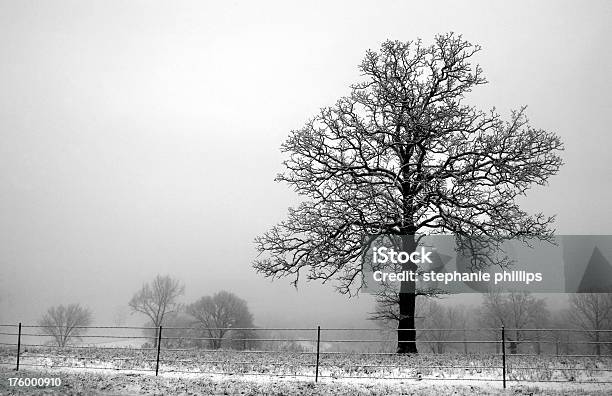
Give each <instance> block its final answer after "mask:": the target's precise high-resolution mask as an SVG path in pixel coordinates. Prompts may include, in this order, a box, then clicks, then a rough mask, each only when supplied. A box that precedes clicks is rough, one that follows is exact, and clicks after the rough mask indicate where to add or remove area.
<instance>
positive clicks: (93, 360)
mask: <svg viewBox="0 0 612 396" xmlns="http://www.w3.org/2000/svg"><path fill="white" fill-rule="evenodd" d="M11 353H13V354H14V352H13V351H10V350H5V351H3V353H1V354H0V366H2V369H3V370H4V372H6V373H9V372H10V370H11V369H13V368H14V363H15V357H14V355H11ZM155 357H156V353H155V351H151V350H148V351H141V350H138V349H131V348H127V349H104V350H102V349H99V348H91V349H90V348H79V349H76V348H66V349H65V350H62V351H58V350H56V349H48V348H35V349H28V350H27V351H24V352H23V353H22V355H21V369H22V370H26V371H28V372H32V370H33V371H34V372H44V373H46V374H45V375H48V376H51V375H55V376H60V377H62V378H70V383H71V384H72V385H71V386H73V387H79V386H81V387H86V386H88V384H89V385H92V384H94V385H95V384H98V383H104V382H105V381H110V380H109V379H108V378H111V377H112V378H114V380H115V381H116V382H117V383H118V384H124V385H125V386H123V385H122V386H123V387H122V388H120V389H119V390H117V392H119V391H121V392H123V390H122V389H124V388H125V389H128V388H129V389H132V391H133V393H138V392H141V391H140V390H137V388H138V387H139V386H140V385H142V384H150V385H151V386H161V387H163V386H165V385H164V384H170V383H172V384H174V383H193V384H194V385H193V386H195V387H196V388H197V387H200V388H201V387H202V386H204V384H209V385H210V384H216V385H215V386H220V387H221V388H223V387H224V386H226V385H227V384H232V385H231V387H232V389H234V390H238V389H239V388H240V386H239V384H243V386H244V388H245V389H259V390H261V389H268V387H269V386H271V384H276V385H275V386H277V387H280V388H282V389H285V388H287V389H293V388H295V389H298V388H299V389H301V388H302V387H303V388H304V392H306V391H307V390H308V389H310V390H313V389H314V388H312V389H311V387H312V386H313V385H312V384H313V383H314V376H315V362H316V361H315V359H316V357H315V355H313V354H310V353H299V352H282V353H239V352H237V351H215V352H202V351H197V350H192V351H164V350H162V354H161V362H160V367H159V377H158V378H155V372H154V371H155ZM500 365H501V359H500V357H499V356H495V355H468V356H466V355H452V354H447V355H426V354H422V355H418V356H396V355H360V354H330V355H322V356H321V358H320V367H319V382H318V384H317V385H316V386H317V387H318V388H317V389H325V392H327V391H328V390H330V392H331V390H333V389H335V391H333V392H332V393H338V392H340V394H343V393H342V392H344V390H347V389H354V388H358V389H371V390H372V392H374V393H366V394H386V392H387V391H390V390H392V389H394V390H395V391H390V393H396V391H397V390H398V389H407V390H409V391H414V389H429V388H431V389H450V388H452V389H459V390H462V389H472V390H474V391H476V392H478V393H482V392H489V391H490V392H502V381H501V378H502V370H501V366H500ZM607 370H612V359H610V358H580V357H564V356H559V357H555V356H546V355H542V356H509V357H508V360H507V377H506V378H507V380H508V387H509V388H510V389H515V390H516V389H537V390H538V391H542V392H552V393H553V394H555V393H556V392H569V393H572V394H574V393H576V394H580V392H586V394H598V393H601V394H609V393H612V371H607ZM20 373H21V370H20ZM14 374H16V373H15V372H14V371H13V375H14ZM20 375H23V374H20ZM79 381H84V382H83V384H80V385H78V384H77V383H78V382H79ZM164 381H166V382H164ZM597 382H610V383H603V384H598V383H597ZM198 384H199V385H198ZM223 384H225V385H223ZM111 385H112V381H111ZM111 385H109V386H111ZM92 386H93V385H92ZM96 386H97V385H96ZM207 386H208V385H207ZM227 386H230V385H227ZM82 389H85V388H82ZM95 389H97V388H95ZM138 389H140V388H138ZM0 390H1V388H0ZM346 392H348V391H346ZM145 393H146V391H145ZM162 393H163V392H162ZM238 393H240V392H238ZM0 394H3V392H0ZM304 394H308V393H304ZM323 394H325V393H323ZM347 394H350V392H349V393H347ZM419 394H420V393H419ZM459 394H461V393H459ZM466 394H467V393H466ZM483 394H486V393H483Z"/></svg>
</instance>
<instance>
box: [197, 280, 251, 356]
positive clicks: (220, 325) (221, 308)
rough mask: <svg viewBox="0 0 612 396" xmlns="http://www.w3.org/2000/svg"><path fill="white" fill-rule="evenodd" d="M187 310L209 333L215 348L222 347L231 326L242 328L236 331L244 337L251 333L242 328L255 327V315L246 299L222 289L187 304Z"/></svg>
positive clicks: (212, 345) (211, 343)
mask: <svg viewBox="0 0 612 396" xmlns="http://www.w3.org/2000/svg"><path fill="white" fill-rule="evenodd" d="M186 311H187V313H188V314H189V315H191V316H193V317H194V318H195V319H196V322H197V324H198V326H200V327H201V328H202V330H204V332H205V333H206V334H207V335H208V338H210V345H211V347H212V348H213V349H219V348H220V347H221V343H222V341H223V337H225V335H226V334H227V333H229V332H230V331H231V328H240V329H241V330H237V331H234V333H236V332H237V333H238V334H241V335H242V336H243V337H242V338H243V339H244V338H248V335H249V334H251V333H249V332H248V331H246V330H242V329H244V328H252V327H253V315H251V312H249V308H248V306H247V303H246V301H245V300H243V299H242V298H240V297H238V296H236V295H235V294H233V293H230V292H227V291H220V292H218V293H215V294H214V295H213V296H205V297H202V298H200V299H199V300H198V301H196V302H194V303H193V304H190V305H189V306H187V310H186ZM233 338H234V339H235V338H237V337H233ZM245 348H246V344H245Z"/></svg>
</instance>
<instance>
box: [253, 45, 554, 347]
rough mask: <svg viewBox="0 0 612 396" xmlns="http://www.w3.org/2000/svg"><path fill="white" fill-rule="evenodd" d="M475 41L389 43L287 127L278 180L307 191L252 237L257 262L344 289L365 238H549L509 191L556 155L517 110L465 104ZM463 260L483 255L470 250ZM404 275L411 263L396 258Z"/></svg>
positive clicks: (477, 72)
mask: <svg viewBox="0 0 612 396" xmlns="http://www.w3.org/2000/svg"><path fill="white" fill-rule="evenodd" d="M478 51H480V47H479V46H477V45H473V44H471V43H469V42H467V41H465V40H464V39H463V38H462V37H461V36H460V35H455V34H453V33H448V34H441V35H438V36H436V38H435V40H434V42H433V44H432V45H429V46H427V45H424V44H423V43H422V42H421V41H420V40H416V41H408V42H400V41H386V42H385V43H383V45H382V47H381V49H380V51H368V52H367V53H366V55H365V57H364V59H363V61H362V63H361V64H360V66H359V71H360V72H361V75H362V76H363V80H362V81H360V82H358V83H356V84H354V85H352V86H351V90H350V93H349V94H348V95H347V96H346V97H343V98H340V99H339V100H338V101H337V103H336V104H335V105H333V106H330V107H326V108H323V109H321V111H320V112H319V113H318V114H316V115H315V116H314V117H313V118H312V119H310V120H309V121H308V122H306V124H305V125H304V126H303V127H302V128H300V129H297V130H294V131H292V132H291V133H290V134H289V137H288V138H287V140H286V142H285V143H284V144H283V145H282V151H283V152H284V153H286V154H287V159H286V160H285V162H284V166H285V172H284V173H282V174H279V175H278V176H277V180H278V181H282V182H285V183H287V184H289V185H290V186H291V187H293V188H294V189H295V191H296V192H297V193H298V194H300V195H301V196H302V197H303V198H304V199H303V200H302V203H301V204H300V205H299V206H298V207H296V208H291V209H290V210H289V214H288V218H287V219H286V220H283V221H281V222H280V223H278V224H277V225H276V226H274V227H273V228H272V229H270V230H269V231H268V232H266V233H264V234H263V235H261V236H260V237H258V238H256V240H255V243H256V246H257V249H258V251H259V253H260V255H259V257H258V259H257V260H256V261H255V263H254V267H255V269H256V270H257V271H258V272H260V273H262V274H263V275H264V276H267V277H270V278H278V277H284V276H288V277H291V278H293V281H294V283H296V284H297V282H298V280H299V279H300V278H302V279H303V278H306V279H309V280H320V281H323V282H328V281H331V282H329V283H332V284H334V286H335V287H336V288H337V289H338V291H340V292H341V293H344V294H348V295H353V294H355V293H357V292H358V291H359V289H360V287H361V285H362V283H361V282H362V279H363V273H364V265H363V262H362V260H361V257H362V256H363V254H364V253H365V252H367V251H368V248H369V246H368V243H364V241H367V240H368V238H369V237H370V236H371V235H373V234H383V235H391V236H394V237H398V238H401V240H402V246H401V250H402V251H404V252H408V253H409V252H412V251H414V249H416V247H417V241H416V238H415V235H421V234H423V235H429V234H444V233H446V234H453V235H455V237H456V239H457V241H458V244H459V245H460V247H461V248H462V249H464V248H469V247H470V245H479V246H485V247H486V249H483V250H485V251H486V250H496V249H497V248H498V247H499V246H501V245H502V244H503V243H504V242H505V241H506V240H510V239H531V238H535V239H541V240H550V239H551V238H552V230H551V227H550V225H551V223H552V222H553V218H552V217H548V216H545V215H543V214H541V213H538V214H533V215H532V214H529V213H527V212H525V211H524V210H522V209H521V208H520V206H519V200H520V198H521V197H523V196H524V195H525V194H526V193H527V192H528V190H529V188H530V187H532V186H533V185H545V184H546V183H547V180H548V178H549V177H550V176H552V175H554V174H556V173H557V171H558V169H559V167H560V166H561V164H562V160H561V158H560V157H559V156H558V153H559V151H560V150H562V148H563V145H562V143H561V141H560V139H559V137H558V136H557V135H555V134H554V133H552V132H548V131H545V130H541V129H536V128H533V127H531V126H530V125H529V123H528V120H527V118H526V115H525V108H522V109H520V110H517V111H514V112H512V113H511V116H510V117H509V119H508V120H507V121H506V120H504V119H503V118H502V117H501V116H499V115H498V114H497V113H496V112H495V111H494V110H492V111H482V110H479V109H477V108H476V107H474V106H471V105H469V104H467V103H466V102H465V97H466V95H467V94H469V93H470V92H471V91H472V90H473V89H474V88H476V87H478V86H480V85H482V84H485V83H486V79H485V78H484V76H483V72H482V69H481V68H480V66H478V65H475V64H473V57H474V56H475V55H476V53H478ZM474 257H475V260H474V262H473V264H474V265H473V269H476V270H478V269H481V268H483V267H486V266H489V265H491V264H492V263H491V262H490V258H491V257H492V256H491V255H487V254H481V255H478V256H474ZM401 270H403V271H415V270H417V266H416V265H414V264H413V263H410V262H408V263H406V264H405V265H403V266H402V268H401ZM398 293H399V294H398V295H399V299H398V308H399V310H398V312H399V320H398V322H397V323H398V332H397V337H398V344H397V352H398V353H416V352H417V347H416V329H415V310H416V297H417V296H418V295H419V294H422V293H423V291H420V290H417V288H416V283H415V282H414V281H408V280H407V281H403V282H401V284H400V285H399V290H398Z"/></svg>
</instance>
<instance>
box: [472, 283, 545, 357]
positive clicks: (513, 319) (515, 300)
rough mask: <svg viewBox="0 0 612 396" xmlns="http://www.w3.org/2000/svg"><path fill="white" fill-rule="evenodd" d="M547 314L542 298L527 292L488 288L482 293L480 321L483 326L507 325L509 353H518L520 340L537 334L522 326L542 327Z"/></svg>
mask: <svg viewBox="0 0 612 396" xmlns="http://www.w3.org/2000/svg"><path fill="white" fill-rule="evenodd" d="M549 316H550V313H549V311H548V310H547V308H546V301H545V300H544V299H540V298H536V297H534V296H533V295H532V294H531V293H528V292H510V293H504V292H502V291H490V292H489V293H486V294H485V295H484V300H483V303H482V309H481V320H482V323H483V324H484V325H485V326H486V327H492V328H499V327H501V326H504V327H506V328H507V331H506V339H507V340H508V341H510V345H509V348H510V353H513V354H515V353H518V348H519V345H520V344H521V343H523V342H524V341H529V340H536V341H537V340H538V337H539V335H538V334H537V333H536V334H534V332H531V331H522V329H527V328H539V327H542V326H543V325H544V324H545V323H546V322H547V321H548V318H549ZM536 344H537V342H536ZM537 345H538V346H539V344H537Z"/></svg>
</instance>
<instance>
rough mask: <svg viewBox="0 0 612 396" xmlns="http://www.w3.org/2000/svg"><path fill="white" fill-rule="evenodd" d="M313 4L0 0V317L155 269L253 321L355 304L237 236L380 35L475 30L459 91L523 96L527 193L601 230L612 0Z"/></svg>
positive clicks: (607, 195)
mask: <svg viewBox="0 0 612 396" xmlns="http://www.w3.org/2000/svg"><path fill="white" fill-rule="evenodd" d="M329 3H330V2H312V1H309V2H306V1H302V2H299V3H297V2H286V1H278V2H264V1H256V2H249V1H242V2H232V3H231V4H230V2H221V1H217V2H187V1H184V2H180V3H179V2H170V1H167V2H154V1H130V2H118V1H116V2H115V1H53V2H51V1H49V2H32V1H0V54H1V56H2V60H1V61H0V87H1V89H0V322H16V321H19V320H21V321H24V322H28V321H30V322H31V321H33V320H35V319H36V318H37V317H38V316H39V315H40V314H41V313H42V312H43V311H44V310H45V309H46V308H47V307H48V306H50V305H54V304H60V303H71V302H81V303H83V304H85V305H88V306H90V307H91V308H92V309H93V310H94V312H95V317H96V321H97V322H98V323H111V322H112V319H113V316H114V314H115V312H116V311H117V310H118V309H120V308H119V307H123V309H125V307H126V304H127V301H128V300H129V298H130V297H131V295H132V293H133V292H134V291H136V289H138V288H139V287H140V285H141V284H142V282H144V281H146V280H148V279H150V278H152V277H153V276H155V275H156V274H157V273H169V274H172V275H174V276H176V277H178V278H180V279H182V280H183V281H184V282H185V284H186V288H187V294H186V296H185V299H184V301H185V302H189V301H193V300H195V299H196V298H198V297H200V296H202V295H206V294H211V293H214V292H215V291H218V290H220V289H227V290H230V291H234V292H236V293H237V294H238V295H240V296H242V297H244V298H246V299H247V300H248V301H249V304H250V306H251V309H252V311H253V312H254V314H255V318H256V323H258V324H266V323H269V322H271V321H272V320H276V323H280V322H282V321H283V320H284V321H287V322H290V323H291V324H296V325H298V324H302V323H303V324H308V323H312V324H315V323H314V321H315V320H316V321H319V322H320V323H321V324H323V325H325V323H326V322H325V321H328V322H330V323H331V322H332V321H333V323H334V324H340V323H342V321H343V320H344V321H349V320H350V318H351V317H359V318H361V317H363V313H364V312H368V311H369V310H371V308H372V306H371V300H370V299H369V298H360V299H358V300H352V301H350V300H347V299H346V298H345V297H343V296H338V295H336V294H335V293H334V292H333V290H332V289H331V288H330V287H328V286H326V285H325V286H319V285H316V284H304V285H302V287H301V288H300V290H299V291H298V292H296V291H294V290H293V289H292V287H291V286H289V285H288V281H286V280H280V281H275V282H274V283H270V281H268V280H266V279H263V278H262V277H260V276H258V275H257V274H255V273H254V271H253V270H252V269H251V264H250V263H251V260H252V259H253V257H254V254H255V252H254V248H253V244H252V240H253V238H254V237H255V236H256V235H257V234H259V233H261V232H263V231H265V230H266V229H267V228H268V227H270V226H272V225H273V224H274V223H275V222H277V221H278V220H280V219H282V218H283V217H284V216H285V214H286V210H287V207H288V206H290V205H292V204H294V203H295V202H297V197H296V196H295V195H294V194H293V192H292V191H291V190H289V189H288V188H287V187H286V186H283V185H279V184H277V183H275V182H273V178H274V176H275V174H276V173H277V172H279V171H280V170H281V165H280V163H281V159H282V158H281V155H280V152H279V146H280V144H281V143H282V141H283V139H284V138H285V136H286V135H287V134H288V132H289V131H290V130H291V129H294V128H299V127H301V126H302V124H303V123H304V121H305V120H306V119H307V118H309V117H310V116H311V115H313V114H314V113H315V112H316V111H317V110H318V109H319V108H320V107H322V106H325V105H330V104H333V103H334V102H335V100H336V99H338V98H339V97H340V96H342V95H345V94H347V93H348V92H349V91H348V86H349V84H351V83H353V82H355V81H357V80H358V79H359V74H358V71H357V68H356V66H357V64H358V63H359V62H360V59H361V58H362V57H363V55H364V53H365V51H366V50H367V49H369V48H371V49H376V48H378V47H379V45H380V43H381V42H382V41H384V40H385V39H388V38H390V39H398V40H410V39H414V38H417V37H421V38H423V39H424V40H425V41H426V42H431V40H432V38H433V36H434V35H435V34H436V33H442V32H447V31H455V32H457V33H461V34H463V35H464V37H465V38H466V39H468V40H470V41H472V42H474V43H479V44H481V45H482V46H483V51H482V52H481V53H480V55H479V56H478V58H477V60H478V62H479V63H480V64H481V65H482V67H483V68H484V71H485V74H486V76H487V77H488V79H489V81H490V83H489V84H488V85H487V86H485V87H481V88H479V89H478V90H477V91H475V92H474V93H473V95H472V97H471V102H472V103H475V104H477V105H479V106H481V107H482V108H489V107H491V106H496V107H497V108H498V110H499V111H500V112H502V114H507V113H508V112H509V110H510V109H511V108H517V107H519V106H520V105H523V104H527V105H529V109H528V115H529V117H530V119H531V122H532V124H533V125H534V126H536V127H539V128H543V129H548V130H552V131H556V132H557V133H558V134H559V135H560V136H561V137H562V138H563V139H564V141H565V144H566V147H567V148H566V151H565V153H564V158H565V159H566V163H567V164H566V165H565V167H564V168H562V171H561V173H560V174H559V175H558V176H556V177H555V178H553V179H552V180H551V183H550V186H549V187H547V188H542V189H536V190H534V191H533V193H532V194H531V195H530V196H529V197H528V198H527V199H526V200H525V207H526V208H527V209H530V210H533V211H535V210H537V211H539V210H545V211H546V212H547V213H557V214H558V223H557V230H558V233H560V234H609V233H610V232H612V213H611V211H610V205H609V203H610V201H611V200H612V189H611V188H610V186H609V183H610V180H611V177H610V174H611V171H610V169H611V167H610V164H609V150H610V147H611V145H612V134H611V133H610V127H609V126H610V125H611V124H612V112H611V111H610V110H611V104H612V78H610V75H609V73H610V70H612V54H611V51H610V48H612V45H611V44H612V39H611V37H612V31H611V28H610V25H609V23H610V20H612V2H609V1H589V2H579V1H573V2H565V1H551V2H545V1H538V2H520V1H512V2H509V1H506V2H501V1H494V2H490V1H483V2H436V4H431V5H430V4H428V3H427V2H423V1H419V2H399V1H386V2H385V1H381V2H372V1H367V2H366V1H362V2H356V1H350V2H333V4H329ZM297 307H299V308H300V309H302V310H303V311H304V312H303V316H302V317H300V315H302V314H298V313H297V312H296V311H297V309H296V308H297ZM319 314H320V316H318V315H319ZM278 317H280V318H278ZM129 320H130V321H136V322H137V323H138V322H140V321H142V318H134V317H132V318H130V319H129Z"/></svg>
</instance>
